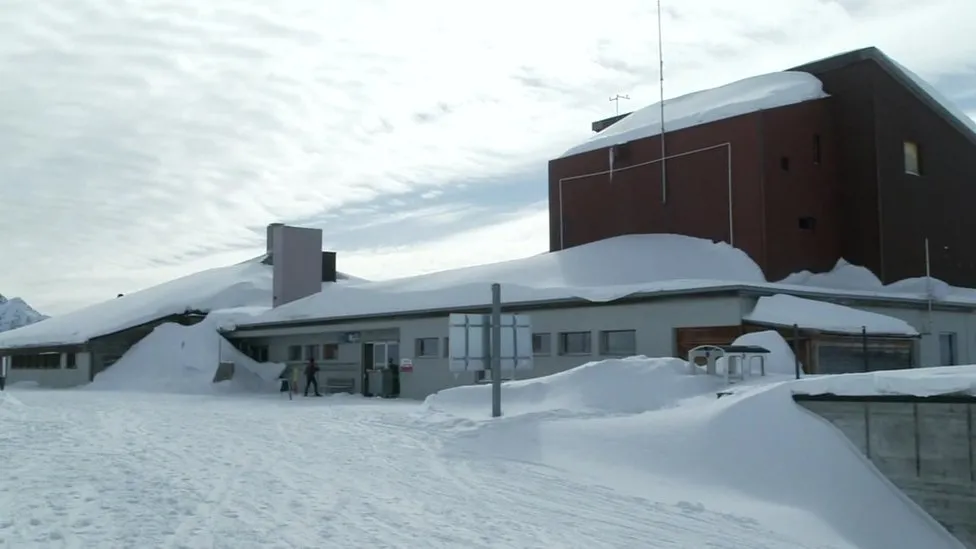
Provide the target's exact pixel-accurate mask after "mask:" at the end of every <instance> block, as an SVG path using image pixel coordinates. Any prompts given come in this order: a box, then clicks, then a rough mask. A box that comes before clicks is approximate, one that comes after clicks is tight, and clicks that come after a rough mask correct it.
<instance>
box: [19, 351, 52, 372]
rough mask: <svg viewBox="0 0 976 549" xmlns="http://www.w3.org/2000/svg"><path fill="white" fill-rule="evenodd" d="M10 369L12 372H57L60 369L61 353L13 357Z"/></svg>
mask: <svg viewBox="0 0 976 549" xmlns="http://www.w3.org/2000/svg"><path fill="white" fill-rule="evenodd" d="M10 367H11V368H12V369H14V370H57V369H59V368H61V353H44V354H39V355H13V356H12V357H11V360H10Z"/></svg>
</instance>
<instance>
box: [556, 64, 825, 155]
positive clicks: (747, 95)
mask: <svg viewBox="0 0 976 549" xmlns="http://www.w3.org/2000/svg"><path fill="white" fill-rule="evenodd" d="M824 97H827V94H826V93H824V91H823V84H822V83H821V82H820V80H818V79H817V77H815V76H813V75H811V74H808V73H805V72H775V73H771V74H764V75H761V76H754V77H752V78H746V79H744V80H739V81H738V82H733V83H731V84H727V85H725V86H721V87H718V88H714V89H710V90H704V91H699V92H695V93H690V94H688V95H682V96H681V97H676V98H674V99H667V100H665V101H664V122H665V124H664V125H665V131H668V132H673V131H677V130H682V129H685V128H690V127H692V126H697V125H700V124H707V123H709V122H715V121H717V120H723V119H726V118H732V117H735V116H740V115H743V114H748V113H752V112H756V111H761V110H765V109H774V108H776V107H785V106H787V105H793V104H796V103H802V102H803V101H810V100H813V99H821V98H824ZM660 131H661V104H660V102H658V103H655V104H653V105H648V106H647V107H644V108H642V109H639V110H637V111H634V112H633V113H631V114H630V115H628V116H627V117H625V118H624V119H622V120H620V121H619V122H617V123H616V124H614V125H612V126H610V127H609V128H607V129H605V130H603V131H602V132H600V133H597V134H596V135H594V136H593V137H591V138H590V139H589V140H588V141H586V142H585V143H583V144H581V145H577V146H576V147H573V148H572V149H569V150H568V151H566V152H565V153H563V155H562V156H563V157H566V156H572V155H574V154H580V153H583V152H587V151H593V150H596V149H602V148H604V147H609V146H611V145H619V144H621V143H627V142H630V141H634V140H636V139H643V138H645V137H651V136H654V135H658V134H659V133H660Z"/></svg>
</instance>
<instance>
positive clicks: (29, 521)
mask: <svg viewBox="0 0 976 549" xmlns="http://www.w3.org/2000/svg"><path fill="white" fill-rule="evenodd" d="M627 368H628V369H634V368H633V365H627ZM590 370H592V368H590ZM565 377H570V376H564V378H565ZM695 379H699V380H701V377H700V376H695ZM694 383H707V382H705V381H704V380H701V381H696V382H694ZM550 385H559V383H555V384H550ZM562 385H563V390H562V392H561V393H560V395H549V396H546V395H541V394H540V393H538V391H536V393H537V394H536V395H535V396H536V397H538V398H536V404H538V403H539V402H540V400H539V399H540V398H541V399H548V398H549V397H550V396H561V397H563V400H562V402H568V401H567V400H566V399H568V398H569V392H567V391H566V390H565V389H566V385H567V384H566V383H562ZM526 386H528V387H531V385H526ZM478 389H483V388H478ZM453 391H455V393H454V394H453V396H452V395H451V394H449V393H448V394H445V396H444V398H442V399H441V405H440V407H439V408H438V410H439V411H438V410H434V407H433V406H432V405H431V404H430V403H428V404H426V405H420V404H410V403H403V402H390V401H377V400H365V399H360V398H355V397H328V398H321V399H315V398H309V399H304V398H299V399H297V400H295V401H288V400H287V399H286V398H283V397H282V396H281V395H274V396H271V395H178V394H151V393H145V392H124V391H105V392H103V391H95V390H89V391H58V392H55V391H41V390H14V391H11V392H7V393H0V424H2V428H0V446H2V448H3V475H4V476H3V477H2V480H0V547H17V548H24V547H45V548H57V547H77V548H90V547H119V548H127V547H160V548H183V547H185V548H195V547H208V548H209V547H226V548H231V547H233V548H248V547H255V548H257V547H260V548H274V547H282V548H292V547H309V548H313V547H314V548H322V547H337V548H345V547H404V548H417V547H445V548H447V547H449V548H458V547H464V548H479V547H505V548H514V547H518V548H530V547H538V548H545V549H555V548H560V547H580V548H599V547H608V548H626V549H630V548H672V547H674V548H678V547H680V548H688V547H711V548H728V549H741V548H743V547H749V548H754V549H762V548H784V549H785V548H790V549H802V548H818V549H825V548H851V547H870V548H875V547H877V548H879V549H880V548H882V547H886V548H887V547H894V546H897V544H895V545H892V544H891V541H892V538H894V539H898V538H899V537H900V538H903V539H905V541H906V542H907V543H910V546H912V547H921V546H925V547H927V548H928V549H941V548H943V547H954V545H952V544H951V543H949V542H948V541H946V538H945V536H944V533H940V532H939V531H938V529H937V528H932V527H930V526H929V525H928V523H927V522H926V521H925V520H923V519H922V518H920V516H919V515H918V514H917V512H916V511H915V510H912V509H907V508H904V509H902V508H897V507H896V509H895V511H896V512H894V513H893V514H892V515H891V520H892V521H893V522H894V524H895V525H896V526H895V527H892V528H890V529H889V531H888V532H887V533H881V532H877V533H876V535H872V532H871V529H872V528H873V526H872V524H874V522H872V517H871V516H866V517H864V516H862V517H857V518H856V519H857V520H858V521H861V522H863V523H864V525H865V526H864V528H862V530H864V531H860V532H858V531H856V530H857V528H855V529H854V530H853V531H852V530H850V529H845V528H846V526H847V525H846V524H844V523H843V521H841V523H839V524H838V525H833V526H832V525H831V524H829V523H828V521H829V519H830V518H831V517H829V516H827V517H826V518H824V517H821V516H817V514H816V513H814V512H811V511H810V509H804V508H798V507H795V506H791V505H789V504H787V503H785V502H782V501H776V498H775V497H771V498H768V501H762V499H761V498H756V497H750V494H748V493H743V492H741V491H738V490H736V489H734V488H733V487H732V485H731V484H729V483H723V482H716V479H719V478H720V477H723V476H725V477H729V478H731V479H735V478H736V477H739V476H740V474H739V473H738V472H737V470H741V471H742V472H743V473H744V474H745V476H746V477H749V476H750V475H754V474H755V468H756V466H757V465H759V464H752V465H750V464H743V463H732V464H730V465H729V468H728V470H722V469H721V468H717V469H716V470H715V471H712V472H711V474H705V475H702V476H701V478H700V479H699V480H698V481H697V482H696V481H694V480H693V479H689V478H683V477H686V475H684V474H681V473H680V471H678V470H677V469H675V468H674V467H673V466H674V465H675V463H674V462H673V460H672V458H675V457H677V456H676V455H675V452H682V451H685V450H687V448H681V445H680V444H679V445H677V446H674V445H673V443H674V442H675V439H671V440H670V441H667V442H666V445H667V446H670V447H672V449H673V451H667V448H666V447H662V448H658V449H657V451H659V452H663V454H662V455H661V456H660V459H657V460H652V461H657V462H659V463H657V464H655V465H656V466H662V465H663V466H664V467H662V468H661V469H660V470H659V471H658V473H659V474H658V473H655V472H654V471H652V470H650V469H651V465H652V464H650V463H649V464H648V466H647V467H641V466H640V464H639V463H635V460H638V459H639V458H640V454H639V453H636V454H635V453H634V451H635V449H636V450H638V451H639V450H642V449H643V450H647V449H648V448H649V447H650V448H652V449H653V446H654V443H655V442H654V438H653V437H652V438H644V439H641V437H640V436H639V433H640V430H641V429H645V428H647V427H648V426H651V427H653V426H654V423H655V422H654V421H653V416H654V415H655V414H660V413H663V412H652V413H647V414H636V415H621V414H602V415H601V414H598V413H597V411H596V406H595V405H597V404H599V402H596V401H595V400H592V399H591V401H590V402H589V405H588V406H587V407H585V408H581V410H580V413H578V414H570V415H569V416H571V417H563V416H565V414H559V413H550V414H548V415H547V414H545V413H542V414H541V415H539V412H538V409H539V407H538V406H537V407H536V408H537V410H536V412H535V413H536V416H533V415H532V414H528V415H519V414H517V413H514V412H516V409H515V408H514V407H513V408H512V410H511V412H513V415H512V416H511V417H506V418H504V419H503V420H501V421H496V422H490V421H484V420H479V419H477V415H478V414H479V412H478V411H477V410H475V408H474V407H471V406H469V407H468V408H469V409H468V412H469V413H470V415H471V417H470V418H464V417H462V416H463V415H464V414H463V413H462V414H461V415H450V414H447V413H446V412H444V410H445V409H449V408H451V406H450V402H451V401H452V400H457V397H458V395H459V394H463V393H464V392H465V391H460V392H458V391H457V390H453ZM518 393H519V392H518V390H512V391H510V392H509V394H510V397H511V400H512V401H513V403H514V402H517V401H518V400H520V399H524V397H520V396H519V394H518ZM686 393H689V394H690V392H686ZM685 396H687V394H682V395H677V397H678V398H683V397H685ZM703 398H704V395H703ZM733 398H734V397H726V398H724V399H722V401H724V400H726V399H733ZM477 400H479V401H480V400H481V399H480V398H479V399H477ZM692 401H694V399H692ZM554 402H559V401H558V399H557V400H556V401H554ZM712 402H714V398H712V399H711V400H708V403H712ZM469 404H473V402H469ZM604 404H606V403H604ZM664 405H666V403H664V402H660V401H659V402H656V403H655V406H664ZM702 405H704V401H702ZM479 408H480V406H479ZM453 409H455V410H457V411H459V412H463V411H464V410H463V407H454V408H453ZM481 409H484V408H481ZM687 409H688V410H691V408H687ZM680 410H681V408H675V409H671V412H675V411H678V412H680ZM587 415H589V416H592V417H591V418H590V419H587ZM597 416H599V417H597ZM669 417H671V416H661V417H660V420H659V421H657V423H661V422H662V421H663V422H665V423H667V422H670V419H669ZM682 417H685V419H687V417H686V415H685V416H682V415H681V414H677V415H674V416H673V418H676V419H678V420H680V419H681V418H682ZM641 418H644V419H641ZM648 418H651V423H646V421H645V420H647V419H648ZM642 422H644V423H643V426H642ZM685 424H687V421H686V422H685ZM628 425H629V427H626V426H628ZM621 427H626V428H625V429H624V431H623V432H621V433H620V435H619V436H616V437H614V435H613V432H612V431H609V430H608V429H615V428H621ZM657 427H660V425H658V426H657ZM726 427H728V428H729V429H730V430H729V432H728V434H729V437H726V438H727V439H728V438H730V437H731V438H734V437H735V436H736V433H735V430H734V429H732V426H731V425H728V426H726ZM652 430H653V429H652ZM658 430H659V429H658ZM690 432H693V431H690ZM813 434H816V429H814V433H813ZM770 436H775V437H782V436H783V433H782V432H780V431H778V430H774V431H773V433H772V434H771V435H770ZM691 438H692V439H694V438H695V437H694V436H692V437H691ZM665 440H667V439H665ZM693 442H694V443H695V444H701V442H702V441H701V440H693ZM747 442H748V444H749V445H756V444H761V443H762V441H761V440H759V439H756V438H753V439H750V440H748V441H747ZM785 442H787V443H788V441H785ZM720 444H723V445H728V444H729V440H722V441H720ZM628 445H629V446H631V447H632V448H630V449H628ZM587 446H589V448H587ZM601 447H603V450H604V451H603V452H602V453H601V451H600V450H601ZM698 449H699V450H701V451H705V452H712V450H713V449H708V448H705V447H699V448H698ZM787 455H789V452H787ZM575 457H578V461H577V460H576V459H575ZM713 457H716V456H713ZM732 457H733V458H734V457H735V454H733V455H732ZM773 457H774V458H775V456H773ZM691 461H692V464H693V466H694V461H695V460H691ZM711 461H713V462H716V463H718V462H721V461H722V459H721V458H720V457H716V459H713V460H711ZM841 462H842V465H845V464H846V465H847V467H848V469H849V468H850V467H851V464H852V463H854V464H855V465H854V467H855V469H857V471H858V474H862V475H864V477H865V478H866V479H868V480H867V483H866V484H864V483H861V484H860V485H859V484H858V483H855V485H853V486H850V488H846V487H843V486H841V487H840V488H837V487H835V490H834V491H835V492H836V491H837V490H838V489H839V490H840V491H841V492H843V491H844V490H852V491H853V490H860V491H862V492H865V491H866V493H863V494H859V496H860V497H862V498H863V497H866V498H871V499H872V501H871V503H872V504H873V508H874V509H875V510H877V509H882V510H885V509H888V508H889V507H891V505H892V503H891V501H889V500H893V498H892V497H891V495H890V494H887V493H886V492H885V493H879V492H878V491H877V489H878V486H879V484H878V482H877V480H876V479H874V477H872V476H871V474H870V472H869V471H867V469H864V470H861V469H858V468H859V467H861V465H858V464H860V462H859V461H857V460H856V459H855V458H854V457H850V456H848V458H847V459H846V461H845V460H841ZM669 464H670V466H671V468H670V469H669V468H668V467H667V466H668V465H669ZM762 468H766V467H765V466H762ZM774 469H777V470H776V471H775V473H781V474H782V473H784V472H785V473H786V474H789V469H791V467H790V466H788V465H786V464H783V466H782V467H779V468H774ZM686 473H687V471H686ZM847 473H849V471H846V470H843V469H842V470H840V471H835V472H833V473H832V474H838V475H839V480H841V481H845V482H846V481H847V479H846V477H845V476H844V475H845V474H847ZM822 476H823V475H822V474H820V473H815V474H814V475H813V477H814V478H813V480H812V481H803V480H800V481H799V482H798V483H797V485H796V490H794V492H797V493H800V494H801V495H802V492H801V491H802V490H804V489H806V488H807V485H808V484H810V483H811V482H819V481H818V480H817V479H818V478H821V477H822ZM801 478H802V476H801ZM865 487H866V488H865ZM775 488H776V487H769V486H767V487H764V488H762V489H760V490H759V491H758V493H762V492H765V493H767V494H768V493H771V490H772V491H773V492H774V491H775ZM872 489H873V490H874V491H872ZM883 490H884V488H883V487H882V492H883ZM879 494H881V495H879ZM760 495H761V494H760ZM753 496H755V494H753ZM882 496H884V497H882ZM818 498H819V499H822V495H821V496H814V501H813V502H812V503H813V504H815V505H816V504H821V505H822V504H823V503H824V502H822V501H819V499H818ZM885 498H887V499H885ZM857 499H858V498H856V497H855V498H854V500H855V501H853V503H852V505H858V503H857V501H856V500H857ZM841 501H843V499H842V500H841ZM894 501H895V505H896V506H897V505H901V503H900V502H899V501H898V500H896V499H894ZM840 512H847V511H843V510H838V513H840ZM834 518H836V517H834ZM851 521H854V518H853V517H852V518H851ZM852 523H853V522H852ZM836 526H839V528H838V527H836ZM865 539H874V540H875V541H873V542H869V543H866V544H865V543H863V540H865ZM917 543H922V545H918V544H917ZM906 547H907V545H906Z"/></svg>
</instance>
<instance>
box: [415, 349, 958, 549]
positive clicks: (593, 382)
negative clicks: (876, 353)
mask: <svg viewBox="0 0 976 549" xmlns="http://www.w3.org/2000/svg"><path fill="white" fill-rule="evenodd" d="M639 364H641V361H640V360H637V359H635V360H632V361H607V362H604V363H594V364H589V365H586V366H585V367H582V368H581V369H578V371H577V372H575V373H567V374H563V375H559V376H549V377H548V378H541V379H538V380H532V381H529V382H516V383H514V384H513V383H510V384H506V385H505V387H504V388H503V393H502V398H503V411H504V412H505V413H506V416H505V417H504V418H502V419H501V420H487V419H486V420H484V421H471V420H467V421H469V422H470V423H469V424H468V426H467V427H466V428H465V430H462V431H461V434H460V435H459V436H458V437H456V439H455V440H454V441H453V442H452V444H450V445H447V446H445V451H446V452H452V451H454V452H457V453H458V454H461V455H465V456H468V457H469V459H470V456H472V455H474V456H478V455H480V456H484V457H485V458H486V459H492V458H502V459H505V460H508V461H509V462H510V463H514V464H532V466H534V467H535V469H533V470H536V471H558V472H559V473H558V474H559V475H560V477H565V476H566V475H569V476H572V477H573V478H580V479H585V481H586V482H588V483H594V484H599V485H602V486H608V487H610V488H611V489H612V490H613V491H614V492H615V493H620V494H628V495H631V496H633V497H635V498H639V500H640V502H641V503H640V504H641V505H649V506H653V507H654V508H659V507H660V506H663V505H666V504H667V503H668V502H670V503H671V504H673V505H677V506H679V507H681V508H684V509H686V510H687V511H688V512H694V513H706V512H721V513H723V514H724V516H727V517H732V518H734V520H735V521H736V522H737V523H749V524H752V525H753V526H754V527H756V528H757V529H766V530H771V531H772V533H771V534H770V535H768V536H764V540H765V541H766V542H767V543H768V544H769V546H770V547H780V546H782V547H801V546H805V547H852V548H853V547H858V548H860V549H889V548H891V547H926V548H930V549H936V548H940V549H941V548H958V547H959V545H958V542H956V541H955V540H954V539H953V538H952V537H951V536H950V535H949V534H948V533H947V532H946V531H945V530H944V529H943V528H942V527H940V526H939V525H938V524H937V523H935V521H934V520H932V519H931V518H930V517H929V516H928V515H926V514H925V513H924V512H922V511H921V510H920V509H919V508H918V507H917V506H915V505H914V504H913V503H911V502H910V501H909V500H908V498H907V497H905V496H904V494H902V493H901V492H900V491H898V490H897V489H896V488H895V487H894V486H892V485H891V483H890V482H888V481H887V480H886V479H885V478H884V477H883V476H882V475H881V474H880V473H878V471H877V469H875V468H874V467H872V466H871V465H870V464H869V462H868V461H867V460H866V458H864V457H863V456H862V455H861V454H860V453H859V452H858V451H857V450H856V449H855V448H854V447H853V445H852V444H851V443H850V442H849V441H848V440H847V439H846V438H844V436H843V435H842V434H841V433H840V432H839V431H837V429H835V428H834V427H833V426H831V425H830V424H829V423H827V422H826V421H824V420H822V419H821V418H818V417H816V416H814V415H813V414H810V413H808V412H806V411H805V410H803V409H802V408H801V407H799V406H797V405H796V404H795V403H794V402H793V401H792V399H791V394H790V390H789V388H790V387H792V385H791V382H786V383H767V384H763V385H759V386H753V387H746V388H744V389H745V390H743V391H742V392H740V393H736V394H733V395H731V396H726V397H723V398H721V399H716V398H714V396H711V395H708V394H707V393H706V395H705V396H707V397H708V398H705V397H704V396H703V397H702V398H687V397H688V396H689V395H693V394H695V392H696V391H707V390H708V388H707V387H706V386H701V387H689V386H688V385H686V384H685V382H686V381H687V380H688V379H689V378H691V379H694V378H698V379H701V377H703V376H694V377H692V376H688V374H686V373H684V374H683V373H681V369H680V368H678V367H677V365H678V361H674V360H672V359H663V361H662V360H655V359H647V360H644V361H643V364H644V365H645V366H644V368H645V369H644V370H643V372H645V374H644V375H635V373H636V372H637V371H640V368H639V367H638V365H639ZM623 365H626V366H623ZM604 366H608V367H604ZM635 385H638V387H634V386H635ZM594 386H596V388H594ZM528 387H534V388H533V389H528ZM557 387H558V389H557ZM479 392H480V394H479ZM642 392H643V393H645V395H641V393H642ZM487 394H488V390H487V388H484V387H477V388H472V389H470V390H466V391H458V390H448V391H444V392H442V393H439V394H438V395H437V396H435V397H432V398H431V399H429V401H428V405H429V407H430V408H432V410H431V411H432V412H437V413H436V414H435V413H431V414H430V416H429V418H428V420H429V421H443V417H442V415H441V414H442V413H443V412H444V411H454V412H455V413H459V414H461V415H470V412H469V407H470V406H471V405H472V404H476V405H477V406H482V407H487V398H486V396H487ZM476 401H478V402H476ZM527 401H528V404H530V405H531V407H532V408H533V409H538V410H545V409H567V408H568V409H573V410H603V411H607V412H615V413H616V412H620V411H631V412H637V413H633V414H631V415H620V414H619V413H616V414H615V415H614V414H609V413H603V414H592V413H591V414H589V415H586V414H578V415H576V416H573V415H569V414H561V415H553V414H548V415H546V414H543V415H539V414H535V415H520V416H516V417H511V414H510V413H509V412H510V411H511V410H512V409H513V408H517V407H524V406H526V403H527ZM621 402H624V403H625V405H624V406H621V404H620V403H621ZM662 403H664V404H666V406H660V404H662ZM645 410H646V411H645ZM482 417H485V414H484V413H483V414H482ZM540 474H541V473H540ZM778 536H782V537H781V538H779V537H778ZM790 539H792V540H802V542H800V543H793V544H791V543H789V541H788V540H790ZM735 545H737V544H736V543H735V542H730V543H729V546H735ZM738 545H741V546H743V547H747V546H753V543H750V542H747V541H745V540H743V541H742V542H741V543H740V544H738Z"/></svg>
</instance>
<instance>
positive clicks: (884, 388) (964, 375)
mask: <svg viewBox="0 0 976 549" xmlns="http://www.w3.org/2000/svg"><path fill="white" fill-rule="evenodd" d="M790 389H791V390H792V391H793V393H794V394H802V395H826V394H833V395H841V396H875V395H909V396H920V397H927V396H939V395H956V394H958V395H976V366H943V367H939V368H917V369H911V370H890V371H881V372H867V373H859V374H841V375H832V376H817V377H813V378H810V379H804V380H802V381H801V382H797V383H795V384H793V385H791V386H790Z"/></svg>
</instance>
